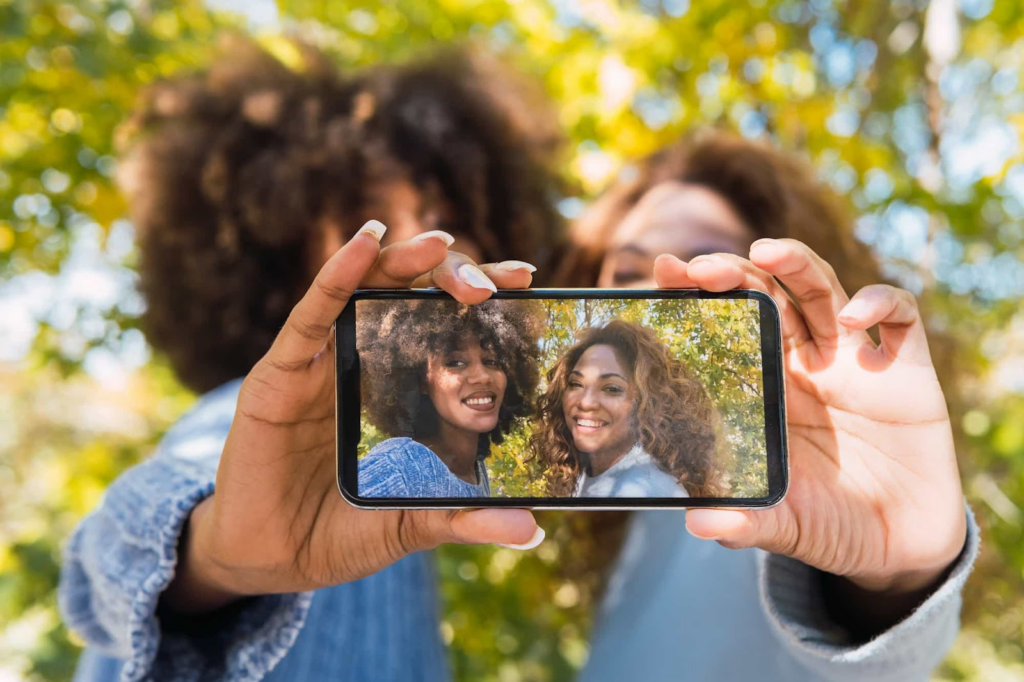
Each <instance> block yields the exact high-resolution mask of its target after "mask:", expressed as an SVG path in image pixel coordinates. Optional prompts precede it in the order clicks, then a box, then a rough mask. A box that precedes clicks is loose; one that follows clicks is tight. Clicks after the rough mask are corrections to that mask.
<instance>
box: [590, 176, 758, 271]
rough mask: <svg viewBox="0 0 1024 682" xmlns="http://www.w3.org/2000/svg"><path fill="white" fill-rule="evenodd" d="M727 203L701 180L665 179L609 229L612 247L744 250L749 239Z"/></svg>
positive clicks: (661, 250)
mask: <svg viewBox="0 0 1024 682" xmlns="http://www.w3.org/2000/svg"><path fill="white" fill-rule="evenodd" d="M754 238H755V235H754V233H753V231H752V230H751V229H750V228H749V227H747V226H746V225H745V224H744V222H743V220H742V219H740V217H739V216H738V215H737V214H736V212H735V211H734V210H733V208H732V207H731V206H730V205H729V203H728V202H727V201H726V200H725V199H724V198H722V197H721V196H720V195H718V194H717V193H715V192H714V191H713V190H711V189H708V188H706V187H702V186H700V185H693V184H686V183H682V182H676V181H668V182H663V183H661V184H658V185H656V186H654V187H652V188H651V189H650V190H649V191H648V192H647V193H646V194H644V196H643V197H642V198H641V199H640V201H639V202H637V204H636V206H634V207H633V209H632V210H630V212H629V213H627V214H626V217H625V218H624V219H623V220H622V223H620V225H619V227H618V228H617V229H616V230H615V232H614V233H613V234H612V238H611V244H610V247H611V250H612V251H617V250H622V249H623V248H629V249H636V250H639V251H643V252H645V253H650V254H659V253H673V254H678V253H684V252H687V251H689V250H692V249H693V248H694V247H704V248H706V249H707V250H709V251H731V252H738V253H743V252H745V251H746V249H747V248H748V247H749V245H750V244H751V243H752V242H753V241H754Z"/></svg>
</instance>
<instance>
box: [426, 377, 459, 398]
mask: <svg viewBox="0 0 1024 682" xmlns="http://www.w3.org/2000/svg"><path fill="white" fill-rule="evenodd" d="M459 383H460V382H459V377H458V376H456V375H454V374H450V373H448V372H440V373H438V374H437V375H435V376H434V377H433V378H432V380H431V382H430V392H431V394H436V395H443V394H446V393H451V392H453V391H458V389H459Z"/></svg>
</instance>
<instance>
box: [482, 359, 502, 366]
mask: <svg viewBox="0 0 1024 682" xmlns="http://www.w3.org/2000/svg"><path fill="white" fill-rule="evenodd" d="M484 365H485V366H487V367H501V363H499V362H498V360H497V359H496V358H484Z"/></svg>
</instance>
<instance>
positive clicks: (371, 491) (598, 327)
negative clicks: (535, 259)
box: [355, 298, 769, 499]
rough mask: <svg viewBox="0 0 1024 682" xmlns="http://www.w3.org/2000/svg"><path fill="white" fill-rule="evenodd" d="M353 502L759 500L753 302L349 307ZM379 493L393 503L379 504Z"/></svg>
mask: <svg viewBox="0 0 1024 682" xmlns="http://www.w3.org/2000/svg"><path fill="white" fill-rule="evenodd" d="M355 319H356V352H357V353H358V357H359V363H360V378H359V381H360V383H361V384H362V390H361V395H362V396H365V397H366V398H365V399H364V401H363V402H362V405H361V412H360V424H359V430H360V434H359V435H360V438H359V445H358V459H359V461H358V480H359V495H360V496H361V497H365V498H374V497H389V496H393V491H394V490H395V489H396V488H395V486H394V485H393V484H392V482H390V481H389V480H388V479H389V478H393V477H396V476H397V477H401V478H402V486H401V487H400V489H401V490H404V491H407V496H408V497H410V498H433V499H436V498H481V497H489V498H554V499H558V498H634V499H636V498H652V499H672V498H700V497H706V498H760V497H765V496H767V494H768V487H769V486H768V474H767V466H768V454H767V449H766V443H765V406H764V400H763V381H762V345H761V328H760V324H761V322H760V310H759V302H758V301H757V300H754V299H746V300H744V299H642V298H640V299H611V298H605V299H589V298H568V299H539V300H497V299H492V300H490V301H487V302H486V303H483V304H481V305H477V306H466V305H463V304H460V303H457V302H455V301H452V300H442V299H421V300H361V301H358V303H357V305H356V313H355ZM383 491H391V492H383Z"/></svg>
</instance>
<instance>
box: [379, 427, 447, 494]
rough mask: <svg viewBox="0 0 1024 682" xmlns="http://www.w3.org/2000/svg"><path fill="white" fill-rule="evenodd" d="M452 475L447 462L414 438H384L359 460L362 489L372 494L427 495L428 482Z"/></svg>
mask: <svg viewBox="0 0 1024 682" xmlns="http://www.w3.org/2000/svg"><path fill="white" fill-rule="evenodd" d="M448 478H451V474H450V473H449V472H448V467H446V466H445V465H444V462H442V461H441V460H440V459H439V458H438V456H437V455H435V454H434V452H433V451H432V450H431V449H430V448H428V447H427V446H425V445H423V444H422V443H418V442H416V441H414V440H413V439H411V438H389V439H388V440H385V441H382V442H380V443H378V444H377V445H375V446H374V447H373V448H372V449H371V450H370V451H369V452H368V453H366V456H365V457H364V458H363V459H361V460H360V461H359V490H360V494H362V495H365V496H368V497H401V496H404V497H419V496H423V495H424V494H425V491H424V490H422V489H423V488H424V482H432V483H433V484H434V485H436V482H437V481H444V480H446V479H448ZM434 485H428V486H426V487H427V488H433V487H434Z"/></svg>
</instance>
